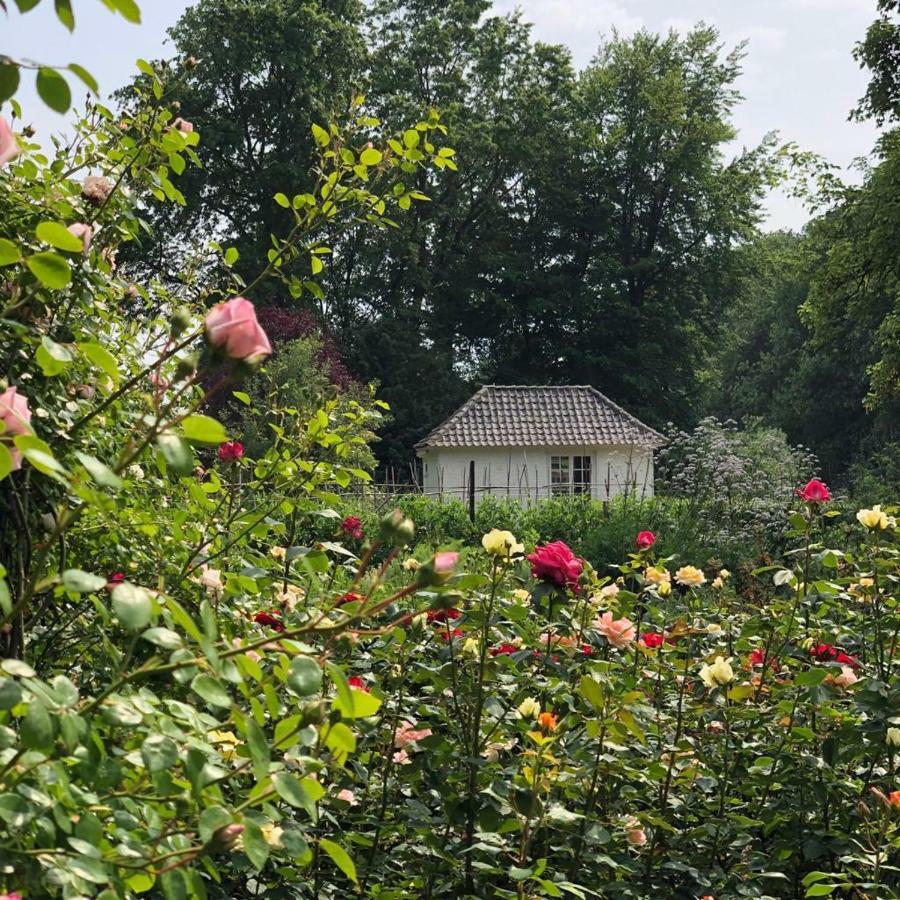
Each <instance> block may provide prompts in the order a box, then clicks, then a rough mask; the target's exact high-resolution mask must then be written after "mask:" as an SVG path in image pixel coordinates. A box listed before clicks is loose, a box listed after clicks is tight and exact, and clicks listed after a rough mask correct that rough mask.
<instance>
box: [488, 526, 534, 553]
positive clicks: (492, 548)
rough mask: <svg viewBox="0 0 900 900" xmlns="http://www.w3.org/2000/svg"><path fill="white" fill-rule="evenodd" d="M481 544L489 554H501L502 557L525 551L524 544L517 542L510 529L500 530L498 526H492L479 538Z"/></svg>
mask: <svg viewBox="0 0 900 900" xmlns="http://www.w3.org/2000/svg"><path fill="white" fill-rule="evenodd" d="M481 546H482V547H484V549H485V550H487V552H488V553H490V555H491V556H502V557H503V558H504V559H508V558H509V557H510V556H515V555H517V554H520V553H524V552H525V545H524V544H520V543H518V542H517V541H516V538H515V535H513V533H512V532H511V531H500V530H499V529H498V528H492V529H491V530H490V531H489V532H488V533H487V534H486V535H485V536H484V537H483V538H482V539H481Z"/></svg>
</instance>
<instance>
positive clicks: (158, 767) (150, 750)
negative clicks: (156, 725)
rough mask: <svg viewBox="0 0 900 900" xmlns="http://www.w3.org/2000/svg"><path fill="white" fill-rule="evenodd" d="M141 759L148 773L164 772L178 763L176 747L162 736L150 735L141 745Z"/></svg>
mask: <svg viewBox="0 0 900 900" xmlns="http://www.w3.org/2000/svg"><path fill="white" fill-rule="evenodd" d="M141 758H142V759H143V760H144V765H145V766H146V767H147V770H148V771H149V772H165V771H166V769H171V768H172V767H173V766H174V765H175V763H177V762H178V747H176V746H175V742H174V741H173V740H172V739H171V738H168V737H166V736H165V735H164V734H151V735H149V736H148V737H147V739H146V740H145V741H144V743H143V744H142V745H141Z"/></svg>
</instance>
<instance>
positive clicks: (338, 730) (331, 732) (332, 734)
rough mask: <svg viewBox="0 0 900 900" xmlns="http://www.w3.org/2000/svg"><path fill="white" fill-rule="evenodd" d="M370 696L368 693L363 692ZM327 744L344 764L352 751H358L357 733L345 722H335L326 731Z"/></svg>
mask: <svg viewBox="0 0 900 900" xmlns="http://www.w3.org/2000/svg"><path fill="white" fill-rule="evenodd" d="M363 696H365V697H368V696H369V695H368V694H363ZM325 746H326V747H328V749H329V750H330V751H331V752H332V753H333V754H334V755H335V757H336V758H337V761H338V762H339V763H340V764H341V765H343V764H344V763H345V762H346V760H347V757H348V756H349V755H350V754H351V753H356V735H355V734H354V733H353V732H352V731H351V730H350V729H349V728H348V727H347V726H346V725H345V724H344V723H343V722H335V723H334V724H333V725H329V726H328V730H327V732H326V733H325Z"/></svg>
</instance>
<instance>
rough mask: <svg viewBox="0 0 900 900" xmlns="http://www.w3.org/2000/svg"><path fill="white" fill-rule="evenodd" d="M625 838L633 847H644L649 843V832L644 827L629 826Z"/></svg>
mask: <svg viewBox="0 0 900 900" xmlns="http://www.w3.org/2000/svg"><path fill="white" fill-rule="evenodd" d="M625 838H626V840H627V841H628V843H629V844H631V846H632V847H643V846H644V844H646V843H647V834H646V832H645V831H644V829H643V828H629V829H628V831H626V832H625Z"/></svg>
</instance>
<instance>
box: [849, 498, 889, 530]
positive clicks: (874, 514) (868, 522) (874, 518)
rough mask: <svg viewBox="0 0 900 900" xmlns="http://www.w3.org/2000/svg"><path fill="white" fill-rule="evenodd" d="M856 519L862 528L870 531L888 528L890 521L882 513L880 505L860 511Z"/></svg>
mask: <svg viewBox="0 0 900 900" xmlns="http://www.w3.org/2000/svg"><path fill="white" fill-rule="evenodd" d="M856 518H857V520H858V521H859V523H860V524H861V525H862V526H863V527H864V528H869V529H872V530H875V529H876V528H877V529H879V530H880V531H884V529H885V528H890V519H889V517H888V516H887V515H885V513H884V512H883V511H882V509H881V505H880V504H876V505H875V506H873V507H872V508H871V509H861V510H860V511H859V512H858V513H857V514H856Z"/></svg>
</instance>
